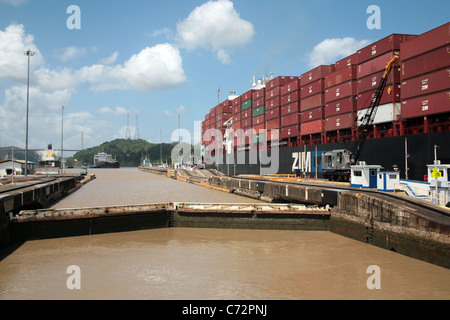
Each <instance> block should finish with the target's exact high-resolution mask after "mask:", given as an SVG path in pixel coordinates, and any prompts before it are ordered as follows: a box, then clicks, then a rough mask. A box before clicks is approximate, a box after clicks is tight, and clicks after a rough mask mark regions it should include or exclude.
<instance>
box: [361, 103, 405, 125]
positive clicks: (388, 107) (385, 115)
mask: <svg viewBox="0 0 450 320" xmlns="http://www.w3.org/2000/svg"><path fill="white" fill-rule="evenodd" d="M401 108H402V107H401V103H400V102H396V103H386V104H383V105H381V106H378V108H377V112H376V114H375V119H374V121H373V124H380V123H386V122H392V121H397V120H398V119H399V118H400V115H401V113H402V109H401ZM368 110H369V108H367V109H362V110H358V126H359V125H360V124H361V121H360V119H362V118H363V117H364V115H365V114H366V113H367V111H368Z"/></svg>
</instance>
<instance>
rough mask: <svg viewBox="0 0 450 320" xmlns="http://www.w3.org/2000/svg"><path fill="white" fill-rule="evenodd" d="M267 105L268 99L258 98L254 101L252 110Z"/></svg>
mask: <svg viewBox="0 0 450 320" xmlns="http://www.w3.org/2000/svg"><path fill="white" fill-rule="evenodd" d="M265 103H266V99H265V98H264V97H261V98H258V99H256V100H253V101H252V108H253V109H255V108H258V107H261V106H263V105H264V104H265Z"/></svg>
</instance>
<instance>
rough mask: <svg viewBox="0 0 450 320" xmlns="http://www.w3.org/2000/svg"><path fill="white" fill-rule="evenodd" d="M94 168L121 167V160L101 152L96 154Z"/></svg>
mask: <svg viewBox="0 0 450 320" xmlns="http://www.w3.org/2000/svg"><path fill="white" fill-rule="evenodd" d="M92 168H120V162H119V161H117V160H114V159H113V158H112V155H110V154H107V153H106V152H100V153H97V154H95V155H94V165H93V166H92Z"/></svg>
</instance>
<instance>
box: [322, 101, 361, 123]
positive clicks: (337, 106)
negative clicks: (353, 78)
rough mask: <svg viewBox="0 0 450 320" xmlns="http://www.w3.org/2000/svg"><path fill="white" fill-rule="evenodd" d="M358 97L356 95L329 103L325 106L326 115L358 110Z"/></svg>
mask: <svg viewBox="0 0 450 320" xmlns="http://www.w3.org/2000/svg"><path fill="white" fill-rule="evenodd" d="M356 99H357V97H356V96H351V97H347V98H344V99H339V100H335V101H332V102H330V103H327V104H326V105H325V107H324V111H325V117H326V118H328V117H332V116H335V115H338V114H343V113H351V112H354V111H356Z"/></svg>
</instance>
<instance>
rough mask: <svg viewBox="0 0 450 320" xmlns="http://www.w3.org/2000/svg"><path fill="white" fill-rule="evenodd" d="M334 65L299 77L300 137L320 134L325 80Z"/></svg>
mask: <svg viewBox="0 0 450 320" xmlns="http://www.w3.org/2000/svg"><path fill="white" fill-rule="evenodd" d="M335 70H336V69H335V65H334V64H332V65H321V66H318V67H316V68H314V69H312V70H311V71H309V72H307V73H304V74H302V75H301V76H300V85H301V89H300V92H301V108H300V109H301V113H302V122H301V126H300V132H301V135H302V136H310V135H314V134H322V132H323V125H324V119H323V117H324V114H323V112H324V107H325V78H326V76H328V75H329V74H330V73H332V72H334V71H335ZM305 120H308V121H305Z"/></svg>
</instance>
